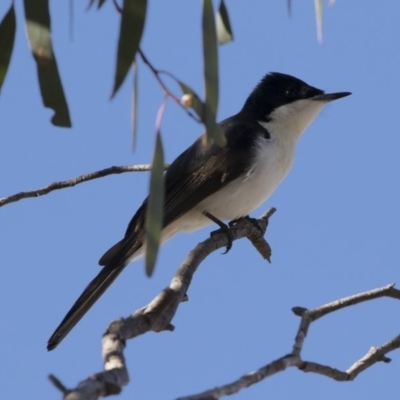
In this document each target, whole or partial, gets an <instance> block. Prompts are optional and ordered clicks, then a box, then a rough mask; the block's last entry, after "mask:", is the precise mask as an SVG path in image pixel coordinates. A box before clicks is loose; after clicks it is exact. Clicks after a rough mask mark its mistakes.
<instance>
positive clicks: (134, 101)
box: [132, 61, 139, 150]
mask: <svg viewBox="0 0 400 400" xmlns="http://www.w3.org/2000/svg"><path fill="white" fill-rule="evenodd" d="M132 69H133V88H132V150H135V147H136V135H137V120H138V113H137V103H138V82H139V80H138V63H137V62H136V61H134V62H133V64H132Z"/></svg>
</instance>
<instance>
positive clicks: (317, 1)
mask: <svg viewBox="0 0 400 400" xmlns="http://www.w3.org/2000/svg"><path fill="white" fill-rule="evenodd" d="M314 6H315V20H316V24H317V40H318V43H320V44H321V43H322V0H314Z"/></svg>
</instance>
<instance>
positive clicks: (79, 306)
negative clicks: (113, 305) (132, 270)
mask: <svg viewBox="0 0 400 400" xmlns="http://www.w3.org/2000/svg"><path fill="white" fill-rule="evenodd" d="M124 245H125V246H123V247H128V249H126V250H128V251H123V250H125V249H121V250H122V251H121V252H119V254H116V255H115V256H114V257H112V258H111V259H110V261H109V262H108V263H107V264H106V265H105V266H104V267H103V268H102V269H101V271H100V272H99V274H98V275H97V276H96V277H95V278H94V279H93V280H92V281H91V282H90V283H89V285H88V286H87V287H86V289H85V290H84V291H83V293H82V294H81V295H80V296H79V298H78V300H77V301H76V302H75V304H74V305H73V306H72V307H71V309H70V310H69V311H68V313H67V315H66V316H65V317H64V319H63V320H62V321H61V324H60V325H59V326H58V327H57V329H56V330H55V331H54V333H53V334H52V335H51V337H50V339H49V341H48V342H47V350H53V349H55V348H56V347H57V346H58V344H59V343H60V342H61V341H62V340H63V339H64V337H65V336H67V334H68V333H69V331H70V330H71V329H72V328H73V327H74V326H75V325H76V324H77V323H78V322H79V320H80V319H81V318H82V317H83V316H84V315H85V314H86V313H87V312H88V311H89V309H90V308H91V307H92V306H93V304H94V303H95V302H96V301H97V300H98V299H99V297H100V296H101V295H102V294H103V293H104V292H105V291H106V289H107V288H108V287H109V286H110V285H111V284H112V283H113V282H114V280H115V279H116V278H117V276H118V275H119V274H120V273H121V272H122V270H123V269H124V268H125V267H126V266H127V264H128V263H129V260H130V258H131V255H132V254H133V253H134V251H135V250H137V249H138V248H139V247H140V246H141V243H136V246H133V247H132V246H129V244H128V243H124ZM129 247H130V248H129Z"/></svg>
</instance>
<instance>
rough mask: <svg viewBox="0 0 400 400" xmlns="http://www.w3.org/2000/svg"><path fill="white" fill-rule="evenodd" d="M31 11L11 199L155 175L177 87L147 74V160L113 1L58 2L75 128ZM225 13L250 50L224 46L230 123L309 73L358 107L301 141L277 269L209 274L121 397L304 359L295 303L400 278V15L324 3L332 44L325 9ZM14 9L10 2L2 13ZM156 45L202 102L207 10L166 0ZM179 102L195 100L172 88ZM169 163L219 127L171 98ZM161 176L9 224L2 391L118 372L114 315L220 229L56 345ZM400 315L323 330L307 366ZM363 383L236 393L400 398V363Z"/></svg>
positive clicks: (286, 376) (11, 119)
mask: <svg viewBox="0 0 400 400" xmlns="http://www.w3.org/2000/svg"><path fill="white" fill-rule="evenodd" d="M21 3H22V2H16V8H17V17H18V21H17V22H18V32H17V36H16V44H15V51H14V54H13V58H12V63H11V67H10V69H9V73H8V75H7V77H6V82H5V85H4V87H3V90H2V93H1V102H0V133H1V136H0V140H1V145H0V171H1V172H0V183H1V184H0V195H1V196H7V195H11V194H13V193H16V192H19V191H22V190H30V189H35V188H39V187H42V186H45V185H47V184H48V183H51V182H53V181H59V180H64V179H69V178H72V177H75V176H77V175H80V174H83V173H86V172H91V171H95V170H99V169H102V168H106V167H109V166H112V165H127V164H137V163H148V162H150V160H151V156H152V148H153V143H154V137H155V130H154V125H155V118H156V113H157V109H158V107H159V105H160V103H161V101H162V91H161V89H160V87H159V85H158V84H157V83H156V82H155V80H154V77H153V76H152V75H151V73H150V72H149V70H148V69H147V68H146V67H145V66H144V65H139V67H140V71H139V73H140V77H139V80H140V93H139V102H140V103H139V120H138V129H139V131H138V139H137V146H136V149H135V151H134V152H132V150H131V147H132V138H131V97H132V76H129V77H128V79H127V81H126V82H125V84H124V86H123V87H122V89H121V90H120V92H119V93H118V95H117V96H116V98H115V99H114V100H113V101H111V102H110V101H109V96H110V93H111V88H112V84H113V76H114V68H115V55H116V42H117V35H118V27H119V15H118V13H116V12H115V10H114V8H113V6H112V2H111V1H108V2H107V3H106V5H105V6H104V8H103V9H102V10H101V11H100V12H97V11H95V9H93V10H91V11H90V12H85V8H86V3H87V2H74V8H75V9H74V13H73V40H72V41H71V39H70V35H69V25H70V18H69V14H68V12H69V11H68V9H69V8H68V2H67V1H63V2H51V13H52V26H53V40H54V47H55V52H56V56H57V60H58V64H59V68H60V73H61V76H62V80H63V84H64V87H65V90H66V96H67V99H68V103H69V105H70V111H71V115H72V122H73V128H72V129H69V130H68V129H60V128H56V127H54V126H52V125H51V124H50V122H49V120H50V117H51V115H52V113H51V111H50V110H48V109H45V108H43V106H42V104H41V99H40V93H39V90H38V83H37V77H36V68H35V65H34V61H33V58H32V56H31V54H30V52H29V50H28V47H27V43H26V38H25V30H24V26H23V10H22V6H21ZM293 3H294V4H293V16H292V17H289V16H288V14H287V9H286V2H285V1H270V2H263V1H253V2H244V1H240V0H231V1H228V2H227V6H228V9H229V12H230V16H231V21H232V25H233V29H234V34H235V41H234V42H233V43H231V44H228V45H226V46H224V47H222V48H221V51H220V92H221V96H220V107H219V115H218V117H219V119H223V118H226V117H228V116H229V115H232V114H234V113H236V112H237V111H238V110H239V109H240V107H241V106H242V104H243V102H244V100H245V98H246V96H247V95H248V94H249V92H250V91H251V90H252V89H253V87H254V85H255V84H256V83H257V82H258V81H259V80H260V79H261V77H262V76H263V75H264V74H265V73H267V72H268V71H280V72H285V73H290V74H293V75H295V76H297V77H299V78H301V79H303V80H305V81H306V82H308V83H310V84H312V85H314V86H317V87H320V88H322V89H325V90H327V91H352V92H353V95H352V96H350V97H348V98H346V99H343V100H340V101H337V102H335V103H332V104H330V105H329V106H328V107H326V109H325V110H324V111H323V112H322V114H321V115H320V116H319V117H318V118H317V120H316V121H315V122H314V123H313V124H312V126H310V128H309V129H308V130H307V132H306V133H305V135H304V136H303V138H302V139H301V141H300V143H299V146H298V149H297V158H296V162H295V165H294V168H293V170H292V172H291V173H290V174H289V176H288V177H287V178H286V180H285V181H284V182H283V183H282V184H281V186H280V187H279V189H278V190H277V191H276V193H275V194H274V195H273V196H272V197H271V198H270V199H269V200H268V201H267V202H266V203H265V204H264V205H263V206H262V207H261V208H260V209H259V210H256V211H255V212H254V213H253V215H254V216H258V215H260V214H261V213H262V212H263V211H264V210H266V209H267V208H268V207H270V206H275V207H277V209H278V212H277V213H276V214H275V215H274V216H273V218H272V220H271V224H270V227H269V230H268V232H267V238H268V240H269V243H270V244H271V246H272V248H273V256H272V264H271V265H269V264H267V263H266V262H265V261H264V260H262V259H261V258H260V256H259V254H258V253H257V252H256V251H255V250H254V249H253V248H252V246H251V245H250V244H249V242H248V241H247V240H242V241H240V242H236V243H235V244H234V247H233V249H232V250H231V251H230V252H229V254H227V255H224V256H223V255H221V254H219V252H216V253H214V254H212V255H211V256H210V257H209V258H208V259H207V260H206V261H205V262H204V263H203V264H202V265H201V267H200V269H199V271H198V272H197V273H196V276H195V279H194V281H193V283H192V285H191V287H190V291H189V293H188V295H189V299H190V301H189V302H188V303H185V304H182V306H181V307H180V308H179V310H178V313H177V315H176V317H175V319H174V321H173V323H174V325H175V326H176V330H175V331H174V332H173V333H171V332H164V333H160V334H155V333H149V334H146V335H144V336H142V337H139V338H136V339H135V340H132V341H129V342H128V345H127V348H126V352H125V354H126V359H127V365H128V370H129V374H130V379H131V381H130V384H129V386H127V387H125V388H124V389H123V393H122V394H121V395H120V397H119V398H120V399H146V400H153V399H174V398H176V397H179V396H183V395H187V394H193V393H196V392H199V391H203V390H205V389H208V388H212V387H214V386H216V385H221V384H225V383H228V382H230V381H232V380H234V379H236V378H238V377H239V376H241V375H242V374H244V373H246V372H248V371H252V370H254V369H256V368H258V367H261V366H263V365H265V364H267V363H269V362H270V361H272V360H274V359H275V358H277V357H280V356H283V355H284V354H287V353H288V352H290V350H291V347H292V344H293V339H294V336H295V333H296V330H297V327H298V323H299V319H298V317H296V316H294V315H293V314H292V313H291V311H290V310H291V308H292V307H293V306H303V307H309V308H311V307H316V306H319V305H321V304H324V303H326V302H329V301H332V300H335V299H338V298H340V297H343V296H347V295H351V294H355V293H357V292H361V291H365V290H369V289H372V288H375V287H379V286H383V285H386V284H388V283H391V282H396V281H398V278H399V274H400V270H399V260H400V255H399V248H400V245H399V226H400V217H399V202H400V191H399V187H398V186H399V169H400V160H399V147H400V139H399V136H400V131H399V125H398V124H399V112H400V108H399V105H400V79H399V71H400V57H399V43H400V34H399V25H398V15H399V13H400V3H398V2H394V1H391V2H385V4H383V3H382V2H379V1H369V2H363V3H361V2H346V1H338V2H337V4H336V5H335V6H334V7H333V8H332V7H328V5H327V4H326V7H325V9H324V42H323V45H322V46H321V45H318V43H317V40H316V30H315V14H314V6H313V2H311V1H309V2H301V4H300V3H299V2H293ZM9 4H10V1H2V2H1V4H0V15H1V16H2V15H4V13H5V12H6V10H7V9H8V7H9ZM142 47H143V49H144V51H145V53H146V54H147V56H148V57H149V59H150V60H151V61H152V62H153V63H154V65H156V66H157V67H159V68H162V69H166V70H169V71H171V72H173V73H174V74H176V75H177V76H178V77H180V78H181V79H182V80H183V81H185V82H187V83H188V84H190V85H191V86H192V87H193V88H195V89H196V90H197V91H198V92H199V93H203V81H202V50H201V4H200V2H199V1H198V2H189V1H183V0H175V1H168V2H167V1H153V2H150V6H149V10H148V19H147V22H146V27H145V35H144V39H143V43H142ZM170 87H171V90H174V91H175V92H176V93H177V94H179V89H178V88H177V87H176V86H175V85H174V84H173V83H172V82H171V86H170ZM162 133H163V137H164V143H165V152H166V161H167V162H171V161H172V160H173V159H174V158H175V157H176V156H177V155H178V154H180V153H181V152H182V151H183V150H184V149H185V148H186V147H187V146H189V145H190V144H191V143H192V142H193V141H194V140H195V138H196V137H197V136H198V135H200V134H201V133H202V127H201V126H200V125H198V124H196V123H195V122H193V121H192V120H190V119H189V118H188V117H187V116H186V114H185V113H183V112H182V110H181V109H180V108H179V107H177V106H176V105H175V104H174V103H172V102H169V104H168V107H167V110H166V113H165V115H164V119H163V123H162ZM148 179H149V175H148V173H130V174H123V175H119V176H117V175H115V176H109V177H106V178H103V179H99V180H95V181H91V182H89V183H84V184H81V185H78V186H76V187H75V188H69V189H65V190H61V191H57V192H53V193H51V194H49V195H46V196H44V197H41V198H37V199H28V200H22V201H20V202H18V203H14V204H10V205H7V206H5V207H4V208H2V209H1V210H0V214H1V216H0V235H1V271H2V272H1V279H0V316H1V321H2V322H1V329H0V338H1V343H2V366H1V369H0V370H1V376H2V380H3V384H2V396H3V398H7V399H9V400H12V399H18V400H20V399H24V398H28V397H32V393H34V397H37V398H43V399H50V398H60V393H59V392H58V391H57V390H56V389H55V388H54V387H53V386H52V385H51V384H50V383H49V382H48V381H47V379H46V376H47V374H49V373H54V374H55V375H56V376H58V377H59V378H60V379H61V380H62V381H63V382H64V383H65V384H66V385H67V386H69V387H74V386H75V385H76V384H77V383H78V382H79V381H80V380H83V379H84V378H86V377H87V376H88V375H91V374H93V373H95V372H97V371H100V370H101V369H102V361H101V353H100V351H101V335H102V333H103V332H104V330H105V328H106V326H107V325H108V324H109V322H110V321H111V320H112V319H115V318H116V317H119V316H127V315H129V314H130V313H132V312H133V311H134V310H136V309H137V308H139V307H142V306H143V305H145V304H147V303H148V302H149V301H150V300H151V299H152V298H153V297H154V296H155V295H156V294H157V293H158V292H159V291H160V290H161V289H162V288H163V287H165V286H166V285H167V284H168V283H169V281H170V279H171V277H172V276H173V274H174V272H175V270H176V269H177V267H178V266H179V264H180V263H181V262H182V260H183V259H184V258H185V257H186V255H187V254H188V252H189V251H190V250H191V249H192V248H193V247H194V246H195V244H197V243H198V242H199V241H201V240H204V239H205V238H206V237H208V234H209V231H210V228H208V229H204V230H201V231H199V232H196V233H194V234H191V235H179V236H177V237H175V238H174V239H173V240H171V241H170V242H168V243H167V244H166V245H165V246H163V248H162V251H161V253H160V256H159V261H158V265H157V268H156V271H155V274H154V276H153V277H152V278H151V279H148V278H147V277H146V276H145V273H144V266H143V261H142V260H141V261H138V262H136V263H134V264H132V265H130V266H129V268H127V269H126V270H125V271H124V273H123V274H122V276H121V277H120V278H119V279H118V280H117V281H116V282H115V283H114V284H113V286H112V287H111V288H110V289H109V290H108V291H107V293H106V294H105V295H104V296H103V297H102V298H101V300H100V301H99V302H98V303H97V304H96V306H95V307H94V308H93V309H92V310H91V311H90V312H89V313H88V314H87V315H86V316H85V318H84V319H83V320H82V321H81V322H80V323H79V324H78V325H77V326H76V328H75V329H74V330H73V331H72V332H71V333H70V335H69V336H68V337H67V338H66V339H65V341H64V342H63V343H62V344H61V345H60V346H59V348H57V349H56V350H55V351H53V352H50V353H49V352H47V351H46V341H47V339H48V338H49V336H50V334H51V333H52V332H53V330H54V328H55V327H56V326H57V325H58V324H59V322H60V321H61V319H62V318H63V316H64V314H65V313H66V311H67V310H68V309H69V308H70V306H71V305H72V304H73V302H74V301H75V300H76V298H77V296H78V295H79V294H80V293H81V291H82V289H83V288H84V287H85V286H86V285H87V283H88V282H89V281H90V280H91V279H92V278H93V277H94V276H95V274H97V272H98V268H99V267H98V266H97V261H98V258H99V257H100V256H101V255H102V253H103V252H104V251H105V250H106V249H107V248H108V247H109V246H110V245H112V244H114V243H115V242H116V241H117V240H119V239H120V238H121V237H122V235H123V234H124V231H125V228H126V225H127V223H128V222H129V220H130V218H131V216H132V215H133V213H134V212H135V211H136V209H137V207H138V206H139V205H140V204H141V202H142V200H143V198H144V196H145V195H146V192H147V190H148ZM399 306H400V305H399V304H398V303H396V301H395V300H391V299H380V300H376V301H373V302H370V303H365V304H362V305H359V306H357V307H352V308H350V309H346V310H343V311H340V312H337V313H335V314H333V315H330V316H328V317H325V318H323V319H322V320H319V321H318V322H316V323H315V324H314V325H312V327H311V329H310V331H309V335H308V337H307V340H306V344H305V346H304V351H303V357H304V359H305V360H311V361H316V362H321V363H323V364H327V365H330V366H332V367H336V368H339V369H342V370H346V369H347V368H349V367H350V366H351V365H352V364H353V362H355V361H356V360H358V359H359V358H361V357H362V356H363V355H364V354H365V353H366V352H367V351H368V350H369V348H370V347H371V346H378V345H381V344H383V343H384V342H386V341H387V340H389V339H391V338H392V337H393V336H395V335H397V334H399V332H400V320H399V318H398V315H399V314H398V313H399ZM390 356H393V361H392V363H391V364H383V363H380V364H377V365H375V366H373V367H372V368H370V369H369V370H368V371H366V372H364V373H363V374H362V375H360V376H359V377H358V378H357V379H356V380H355V381H354V382H351V383H337V382H334V381H332V380H330V379H327V378H325V377H323V376H318V375H314V374H304V373H302V372H301V371H298V370H296V369H290V370H287V371H285V372H283V373H280V374H278V375H275V376H273V377H271V378H270V379H268V380H265V381H263V382H261V383H259V384H257V385H254V386H252V387H251V388H248V389H247V390H244V391H242V392H241V393H240V394H237V395H235V396H234V397H233V398H235V399H246V400H247V399H261V398H274V399H288V398H293V397H296V398H298V399H307V400H313V399H315V400H319V399H321V398H323V399H332V400H333V399H335V400H336V399H338V398H340V399H352V400H361V399H362V400H375V399H381V398H389V397H393V398H394V397H395V396H398V390H399V386H398V379H399V371H400V366H399V362H400V361H399V360H400V353H399V352H397V353H396V352H395V353H392V354H391V355H390Z"/></svg>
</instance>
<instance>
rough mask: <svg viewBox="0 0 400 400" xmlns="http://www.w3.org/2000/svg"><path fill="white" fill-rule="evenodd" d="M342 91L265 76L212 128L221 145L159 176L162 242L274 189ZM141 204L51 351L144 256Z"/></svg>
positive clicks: (184, 157) (195, 151)
mask: <svg viewBox="0 0 400 400" xmlns="http://www.w3.org/2000/svg"><path fill="white" fill-rule="evenodd" d="M350 94H351V93H350V92H337V93H325V92H324V91H323V90H321V89H317V88H315V87H313V86H310V85H308V84H307V83H305V82H304V81H302V80H300V79H298V78H295V77H294V76H291V75H287V74H283V73H278V72H271V73H268V74H266V75H265V76H264V77H263V78H262V79H261V81H260V82H259V83H258V84H257V85H256V87H255V88H254V90H253V91H252V92H251V93H250V95H249V96H248V98H247V99H246V101H245V103H244V105H243V107H242V109H241V110H240V111H239V112H238V113H237V114H235V115H233V116H231V117H229V118H227V119H225V120H223V121H222V122H220V123H219V125H220V127H221V128H222V131H223V132H224V135H225V137H226V145H225V146H223V147H219V146H217V145H216V144H211V145H208V146H206V145H205V144H204V141H203V140H202V137H200V138H198V139H197V140H196V141H195V142H194V143H193V144H192V145H191V146H190V147H189V148H187V149H186V150H185V151H184V152H183V153H182V154H180V155H179V156H178V157H177V158H176V159H175V160H174V161H173V162H172V164H171V165H170V166H169V168H168V170H167V172H166V173H165V175H164V187H165V198H164V207H163V212H164V213H163V224H162V226H163V228H162V233H161V236H162V242H165V241H166V240H168V239H170V238H171V237H172V236H174V235H175V234H176V233H178V232H181V231H194V230H197V229H200V228H202V227H204V226H207V225H209V224H212V223H213V221H214V222H215V221H221V223H222V221H229V220H237V219H240V218H242V217H247V216H249V214H250V213H251V212H252V211H253V210H254V209H256V208H257V207H258V206H260V205H261V204H262V203H263V202H264V201H265V200H266V199H267V198H268V197H269V196H270V195H271V194H272V193H273V192H274V190H275V189H276V188H277V186H278V185H279V183H280V182H281V181H282V179H283V178H284V177H285V176H286V175H287V173H288V172H289V170H290V169H291V167H292V164H293V160H294V154H295V149H296V144H297V142H298V140H299V138H300V137H301V135H302V133H303V132H304V130H305V129H306V128H307V126H308V125H309V124H310V123H311V122H312V121H313V120H314V118H315V117H316V116H317V115H318V114H319V112H320V111H321V110H322V109H323V107H324V106H325V105H326V104H327V103H329V102H331V101H333V100H337V99H341V98H343V97H345V96H348V95H350ZM147 202H148V197H147V198H146V199H145V200H144V202H143V204H142V205H141V206H140V207H139V209H138V210H137V211H136V213H135V214H134V216H133V218H132V219H131V221H130V223H129V225H128V227H127V230H126V233H125V236H124V237H123V239H122V240H120V241H119V242H118V243H116V244H115V245H114V246H112V247H111V248H110V249H109V250H108V251H106V253H105V254H104V255H103V256H102V257H101V258H100V261H99V264H100V265H101V266H102V269H101V270H100V272H99V273H98V275H97V276H96V277H95V278H94V279H93V280H92V281H91V282H90V283H89V285H88V286H87V287H86V288H85V290H84V291H83V293H82V294H81V296H80V297H79V298H78V299H77V301H76V302H75V304H74V305H73V306H72V308H71V309H70V311H68V313H67V314H66V316H65V318H64V319H63V320H62V322H61V323H60V325H59V326H58V327H57V329H56V330H55V331H54V333H53V335H52V336H51V337H50V339H49V340H48V343H47V349H48V350H53V349H54V348H55V347H56V346H57V345H58V344H59V343H60V342H61V341H62V340H63V339H64V338H65V336H66V335H67V334H68V333H69V332H70V331H71V329H72V328H73V327H74V326H75V325H76V324H77V323H78V322H79V320H80V319H81V318H82V317H83V316H84V315H85V314H86V312H87V311H88V310H89V309H90V308H91V307H92V306H93V304H94V303H95V302H96V301H97V300H98V299H99V297H100V296H101V295H102V294H103V293H104V292H105V290H106V289H107V288H108V287H109V286H110V285H111V284H112V282H114V280H115V279H116V278H117V277H118V276H119V274H120V273H121V272H122V271H123V269H124V268H125V267H126V266H127V265H128V264H129V263H130V262H131V261H132V260H134V259H137V258H139V257H141V256H142V255H143V253H144V251H145V246H146V243H145V216H146V207H147Z"/></svg>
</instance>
